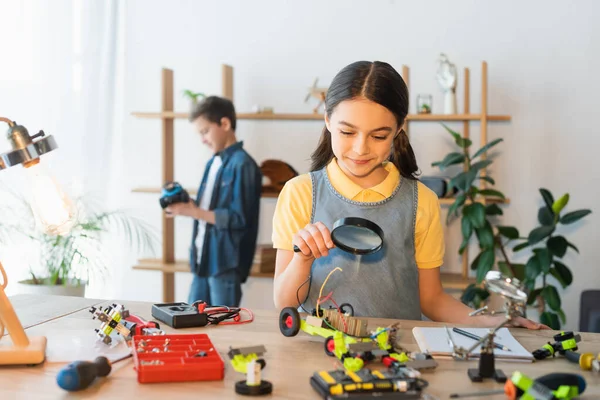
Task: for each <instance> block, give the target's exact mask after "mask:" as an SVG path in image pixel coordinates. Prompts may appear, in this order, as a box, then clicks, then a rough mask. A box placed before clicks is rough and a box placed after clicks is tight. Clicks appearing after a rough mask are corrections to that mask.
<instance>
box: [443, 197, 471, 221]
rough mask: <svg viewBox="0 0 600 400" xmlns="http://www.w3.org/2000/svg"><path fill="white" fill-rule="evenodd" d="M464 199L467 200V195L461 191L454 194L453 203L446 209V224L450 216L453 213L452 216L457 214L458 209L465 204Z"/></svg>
mask: <svg viewBox="0 0 600 400" xmlns="http://www.w3.org/2000/svg"><path fill="white" fill-rule="evenodd" d="M466 200H467V195H466V194H464V193H461V194H459V195H458V196H456V200H454V203H452V205H451V206H450V208H449V209H448V215H446V224H447V223H448V221H450V218H452V216H453V215H454V216H457V215H458V209H459V208H460V207H461V206H462V205H463V204H465V201H466Z"/></svg>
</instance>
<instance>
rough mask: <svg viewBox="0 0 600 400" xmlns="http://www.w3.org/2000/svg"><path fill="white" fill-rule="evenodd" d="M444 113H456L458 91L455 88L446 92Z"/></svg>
mask: <svg viewBox="0 0 600 400" xmlns="http://www.w3.org/2000/svg"><path fill="white" fill-rule="evenodd" d="M444 114H456V92H455V91H454V90H446V91H445V92H444Z"/></svg>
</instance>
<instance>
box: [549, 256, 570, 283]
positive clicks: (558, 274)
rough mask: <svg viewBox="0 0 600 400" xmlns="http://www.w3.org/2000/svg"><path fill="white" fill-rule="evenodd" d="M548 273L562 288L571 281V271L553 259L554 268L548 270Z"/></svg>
mask: <svg viewBox="0 0 600 400" xmlns="http://www.w3.org/2000/svg"><path fill="white" fill-rule="evenodd" d="M550 273H551V274H552V276H553V277H555V278H556V280H557V281H558V282H559V283H560V284H561V285H562V287H563V288H566V287H567V286H569V285H570V284H571V283H573V274H572V273H571V270H570V269H569V267H567V266H566V265H565V264H563V263H561V262H558V261H554V268H552V269H551V270H550Z"/></svg>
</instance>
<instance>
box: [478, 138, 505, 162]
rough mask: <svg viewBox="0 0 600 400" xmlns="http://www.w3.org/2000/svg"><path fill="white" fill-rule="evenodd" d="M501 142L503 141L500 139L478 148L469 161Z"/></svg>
mask: <svg viewBox="0 0 600 400" xmlns="http://www.w3.org/2000/svg"><path fill="white" fill-rule="evenodd" d="M502 140H503V139H502V138H500V139H495V140H492V141H491V142H489V143H488V144H486V145H485V146H483V147H482V148H480V149H479V150H477V151H476V152H475V154H473V157H471V159H475V158H476V157H478V156H480V155H481V154H483V153H484V152H486V151H487V150H489V149H491V148H492V147H494V146H495V145H497V144H498V143H500V142H501V141H502Z"/></svg>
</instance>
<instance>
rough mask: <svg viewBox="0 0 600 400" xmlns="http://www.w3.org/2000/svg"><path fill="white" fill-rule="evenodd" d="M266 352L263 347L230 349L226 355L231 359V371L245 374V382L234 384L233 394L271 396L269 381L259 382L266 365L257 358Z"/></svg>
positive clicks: (271, 388)
mask: <svg viewBox="0 0 600 400" xmlns="http://www.w3.org/2000/svg"><path fill="white" fill-rule="evenodd" d="M266 352H267V349H265V346H263V345H260V346H249V347H239V348H235V349H233V348H230V349H229V353H227V355H228V356H229V358H230V359H231V365H233V369H235V370H236V371H237V372H240V373H242V374H246V380H245V381H238V382H236V383H235V392H236V393H237V394H241V395H247V396H261V395H265V394H271V392H272V391H273V385H272V384H271V382H269V381H264V380H261V377H260V375H261V372H260V371H261V370H262V369H263V368H264V367H265V366H266V365H267V363H266V362H265V360H263V359H262V358H259V357H260V356H262V355H263V354H264V353H266Z"/></svg>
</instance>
